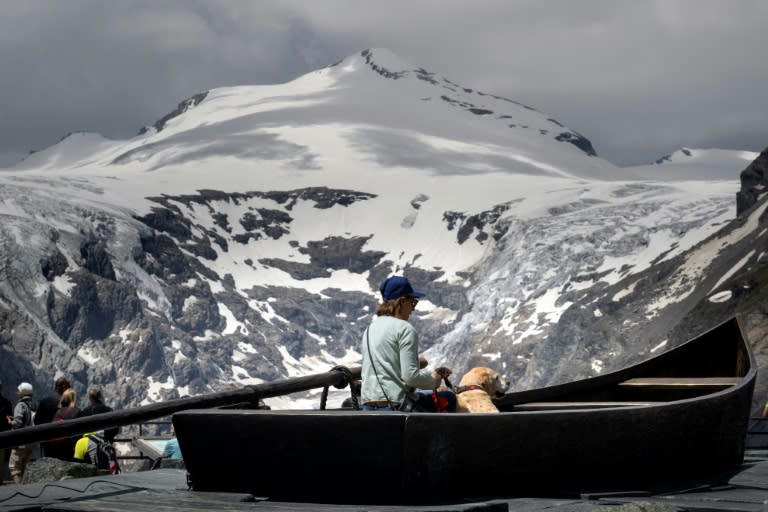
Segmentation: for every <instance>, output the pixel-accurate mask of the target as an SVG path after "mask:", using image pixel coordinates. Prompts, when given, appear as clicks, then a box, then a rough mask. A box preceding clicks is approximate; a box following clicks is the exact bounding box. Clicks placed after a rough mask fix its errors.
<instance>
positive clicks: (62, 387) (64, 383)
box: [35, 377, 72, 457]
mask: <svg viewBox="0 0 768 512" xmlns="http://www.w3.org/2000/svg"><path fill="white" fill-rule="evenodd" d="M71 387H72V386H71V385H70V384H69V380H68V379H67V378H66V377H59V378H58V379H56V382H54V384H53V392H51V393H50V394H48V395H47V396H46V397H44V398H43V399H41V400H40V401H39V402H38V404H37V412H36V413H35V425H43V424H45V423H50V422H52V421H53V417H54V416H56V411H58V410H59V402H60V401H61V394H62V393H64V391H66V390H68V389H69V388H71ZM48 448H49V444H48V443H45V442H43V443H40V450H41V452H42V455H43V457H55V456H56V455H55V453H57V452H56V448H55V447H53V448H52V450H53V452H51V453H49V449H48Z"/></svg>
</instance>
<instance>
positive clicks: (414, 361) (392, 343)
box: [361, 316, 435, 403]
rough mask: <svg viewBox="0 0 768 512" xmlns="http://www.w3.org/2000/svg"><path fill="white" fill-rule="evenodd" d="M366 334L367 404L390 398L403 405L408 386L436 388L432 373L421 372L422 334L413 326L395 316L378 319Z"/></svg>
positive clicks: (364, 375) (364, 394)
mask: <svg viewBox="0 0 768 512" xmlns="http://www.w3.org/2000/svg"><path fill="white" fill-rule="evenodd" d="M366 333H367V339H366V334H365V333H364V334H363V340H362V346H361V347H362V352H363V371H362V379H363V385H362V390H361V397H362V402H363V403H365V402H371V401H381V400H387V398H389V400H390V401H392V402H397V403H400V402H402V401H403V398H405V390H404V389H403V388H404V387H406V386H408V387H412V388H421V389H432V388H433V387H434V386H435V379H434V378H433V377H432V372H431V371H429V370H420V369H419V335H418V334H417V333H416V329H414V328H413V326H412V325H411V324H410V323H408V322H407V321H405V320H400V319H399V318H395V317H393V316H378V317H376V318H374V320H373V322H371V325H370V326H369V327H368V330H367V331H366ZM371 357H372V358H373V364H371ZM374 367H375V372H374ZM377 376H378V378H377Z"/></svg>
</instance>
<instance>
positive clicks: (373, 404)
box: [363, 400, 400, 409]
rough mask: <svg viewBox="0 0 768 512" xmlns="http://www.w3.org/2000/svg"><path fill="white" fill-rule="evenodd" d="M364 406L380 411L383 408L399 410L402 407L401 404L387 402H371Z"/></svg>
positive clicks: (365, 403)
mask: <svg viewBox="0 0 768 512" xmlns="http://www.w3.org/2000/svg"><path fill="white" fill-rule="evenodd" d="M363 405H367V406H368V407H376V408H377V409H380V408H382V407H392V408H393V409H397V408H398V407H400V402H387V401H386V400H372V401H370V402H364V403H363Z"/></svg>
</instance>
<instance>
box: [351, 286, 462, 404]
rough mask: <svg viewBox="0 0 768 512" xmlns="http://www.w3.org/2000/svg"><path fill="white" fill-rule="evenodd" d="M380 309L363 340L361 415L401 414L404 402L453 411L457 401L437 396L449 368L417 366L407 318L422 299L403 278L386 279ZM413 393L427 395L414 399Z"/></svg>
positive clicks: (450, 395)
mask: <svg viewBox="0 0 768 512" xmlns="http://www.w3.org/2000/svg"><path fill="white" fill-rule="evenodd" d="M379 291H380V292H381V298H382V303H381V304H380V305H379V307H378V309H377V310H376V318H374V320H373V322H371V325H370V326H369V327H368V329H366V331H365V333H364V334H363V340H362V352H363V369H362V381H363V383H362V387H361V401H362V404H363V405H362V408H363V410H365V411H395V410H400V408H401V405H402V404H403V403H404V402H405V401H406V397H411V398H412V399H414V400H415V402H416V404H417V409H416V410H418V411H422V412H438V411H440V410H442V409H447V410H448V411H450V412H454V411H455V410H456V396H455V395H454V394H453V393H451V392H450V391H436V390H437V388H438V387H439V386H440V384H441V382H442V379H444V378H447V377H448V376H450V375H451V370H450V369H448V368H444V367H443V368H437V369H435V370H433V371H431V372H430V371H429V370H426V369H423V368H422V367H421V366H422V365H421V364H420V361H419V336H418V334H417V333H416V329H414V327H413V325H411V323H410V322H408V318H409V317H410V316H411V314H412V313H413V311H414V309H416V304H418V302H419V299H421V298H423V297H425V296H426V294H425V293H423V292H420V291H416V290H414V289H413V287H412V286H411V283H410V282H409V281H408V279H407V278H405V277H402V276H391V277H389V278H387V279H386V280H385V281H384V282H383V283H382V284H381V286H380V287H379ZM414 389H424V390H430V391H429V392H426V393H425V392H421V393H414Z"/></svg>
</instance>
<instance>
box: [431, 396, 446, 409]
mask: <svg viewBox="0 0 768 512" xmlns="http://www.w3.org/2000/svg"><path fill="white" fill-rule="evenodd" d="M432 401H433V402H435V411H436V412H448V400H447V399H446V398H443V397H441V396H440V395H438V394H437V391H433V392H432Z"/></svg>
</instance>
